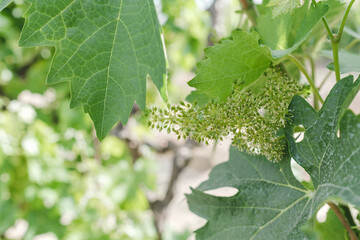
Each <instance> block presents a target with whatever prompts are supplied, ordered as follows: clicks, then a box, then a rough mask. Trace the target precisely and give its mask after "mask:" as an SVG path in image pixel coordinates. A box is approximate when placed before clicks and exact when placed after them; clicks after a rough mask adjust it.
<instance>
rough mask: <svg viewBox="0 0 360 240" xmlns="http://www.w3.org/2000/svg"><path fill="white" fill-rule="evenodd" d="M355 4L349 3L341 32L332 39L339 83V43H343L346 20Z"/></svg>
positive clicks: (353, 0)
mask: <svg viewBox="0 0 360 240" xmlns="http://www.w3.org/2000/svg"><path fill="white" fill-rule="evenodd" d="M354 2H355V0H351V2H350V3H349V6H348V7H347V8H346V11H345V14H344V17H343V19H342V21H341V25H340V28H339V31H338V33H337V34H336V35H334V37H333V38H332V39H331V46H332V50H333V56H334V68H335V76H336V81H337V82H338V81H340V64H339V43H340V41H341V37H342V34H343V31H344V27H345V23H346V20H347V18H348V16H349V13H350V9H351V7H352V5H353V4H354Z"/></svg>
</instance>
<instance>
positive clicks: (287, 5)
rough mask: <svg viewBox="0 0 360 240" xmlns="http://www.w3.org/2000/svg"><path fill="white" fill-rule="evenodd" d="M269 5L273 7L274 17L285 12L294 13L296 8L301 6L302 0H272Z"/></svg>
mask: <svg viewBox="0 0 360 240" xmlns="http://www.w3.org/2000/svg"><path fill="white" fill-rule="evenodd" d="M267 6H268V7H273V10H272V15H273V17H274V18H276V17H278V16H280V15H282V14H285V13H292V12H293V11H294V9H296V8H298V7H300V6H301V2H300V0H270V2H269V3H268V4H267Z"/></svg>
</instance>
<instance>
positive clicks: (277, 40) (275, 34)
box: [257, 1, 329, 59]
mask: <svg viewBox="0 0 360 240" xmlns="http://www.w3.org/2000/svg"><path fill="white" fill-rule="evenodd" d="M328 10H329V7H328V6H327V5H326V4H324V3H323V2H319V3H318V5H317V6H314V5H313V4H311V5H310V8H309V1H306V2H305V3H304V5H303V6H302V7H300V8H298V9H296V10H295V12H294V13H293V14H292V13H288V14H284V15H282V16H280V17H277V18H275V19H272V14H271V12H270V11H269V12H267V13H266V14H264V15H261V16H259V18H258V25H257V31H258V32H259V34H260V37H261V41H262V43H263V44H265V45H266V46H268V47H269V48H270V49H271V54H272V56H273V58H275V59H276V58H281V57H283V56H285V55H287V54H289V53H291V52H293V51H294V50H296V49H297V48H298V47H299V46H300V44H301V43H302V42H304V41H305V40H306V38H307V37H308V36H309V35H310V33H311V30H312V29H313V27H314V26H315V25H316V23H317V22H318V21H319V20H320V19H321V18H322V17H323V16H324V15H325V14H326V12H327V11H328Z"/></svg>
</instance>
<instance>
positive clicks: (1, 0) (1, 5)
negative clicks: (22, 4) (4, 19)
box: [0, 0, 13, 12]
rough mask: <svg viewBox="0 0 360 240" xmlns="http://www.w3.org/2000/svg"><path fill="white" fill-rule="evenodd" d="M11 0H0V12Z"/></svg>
mask: <svg viewBox="0 0 360 240" xmlns="http://www.w3.org/2000/svg"><path fill="white" fill-rule="evenodd" d="M12 1H13V0H0V12H1V11H2V10H4V8H6V7H7V5H9V4H10V3H12Z"/></svg>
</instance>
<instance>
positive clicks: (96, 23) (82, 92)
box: [20, 0, 166, 139]
mask: <svg viewBox="0 0 360 240" xmlns="http://www.w3.org/2000/svg"><path fill="white" fill-rule="evenodd" d="M28 2H29V3H30V4H31V6H30V8H29V9H28V11H27V12H26V14H25V18H26V21H25V25H24V28H23V31H22V35H21V38H20V46H23V47H34V46H55V47H56V53H55V56H54V58H53V62H52V65H51V69H50V71H49V74H48V78H47V83H49V84H54V83H59V82H64V81H69V82H70V84H71V94H72V98H71V107H77V106H83V107H84V110H85V111H86V112H88V113H89V114H90V116H91V118H92V120H93V122H94V125H95V128H96V132H97V136H98V138H99V139H103V138H104V137H105V136H106V134H107V133H108V132H109V130H110V129H111V128H112V126H113V125H114V124H115V123H116V122H118V121H119V119H120V120H121V122H122V123H124V124H125V123H126V122H127V120H128V117H129V115H130V112H131V109H132V107H133V104H134V102H135V101H136V102H137V104H138V105H139V106H140V108H141V109H144V108H145V99H146V77H147V75H150V76H151V78H152V80H153V81H154V83H155V85H156V86H157V88H158V89H159V90H160V91H161V93H162V96H163V98H164V99H165V98H166V80H165V75H166V62H165V56H164V50H163V45H162V40H161V34H160V25H159V23H158V19H157V15H156V11H155V7H154V4H153V1H152V0H131V1H126V0H110V1H89V0H61V1H58V0H28Z"/></svg>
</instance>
